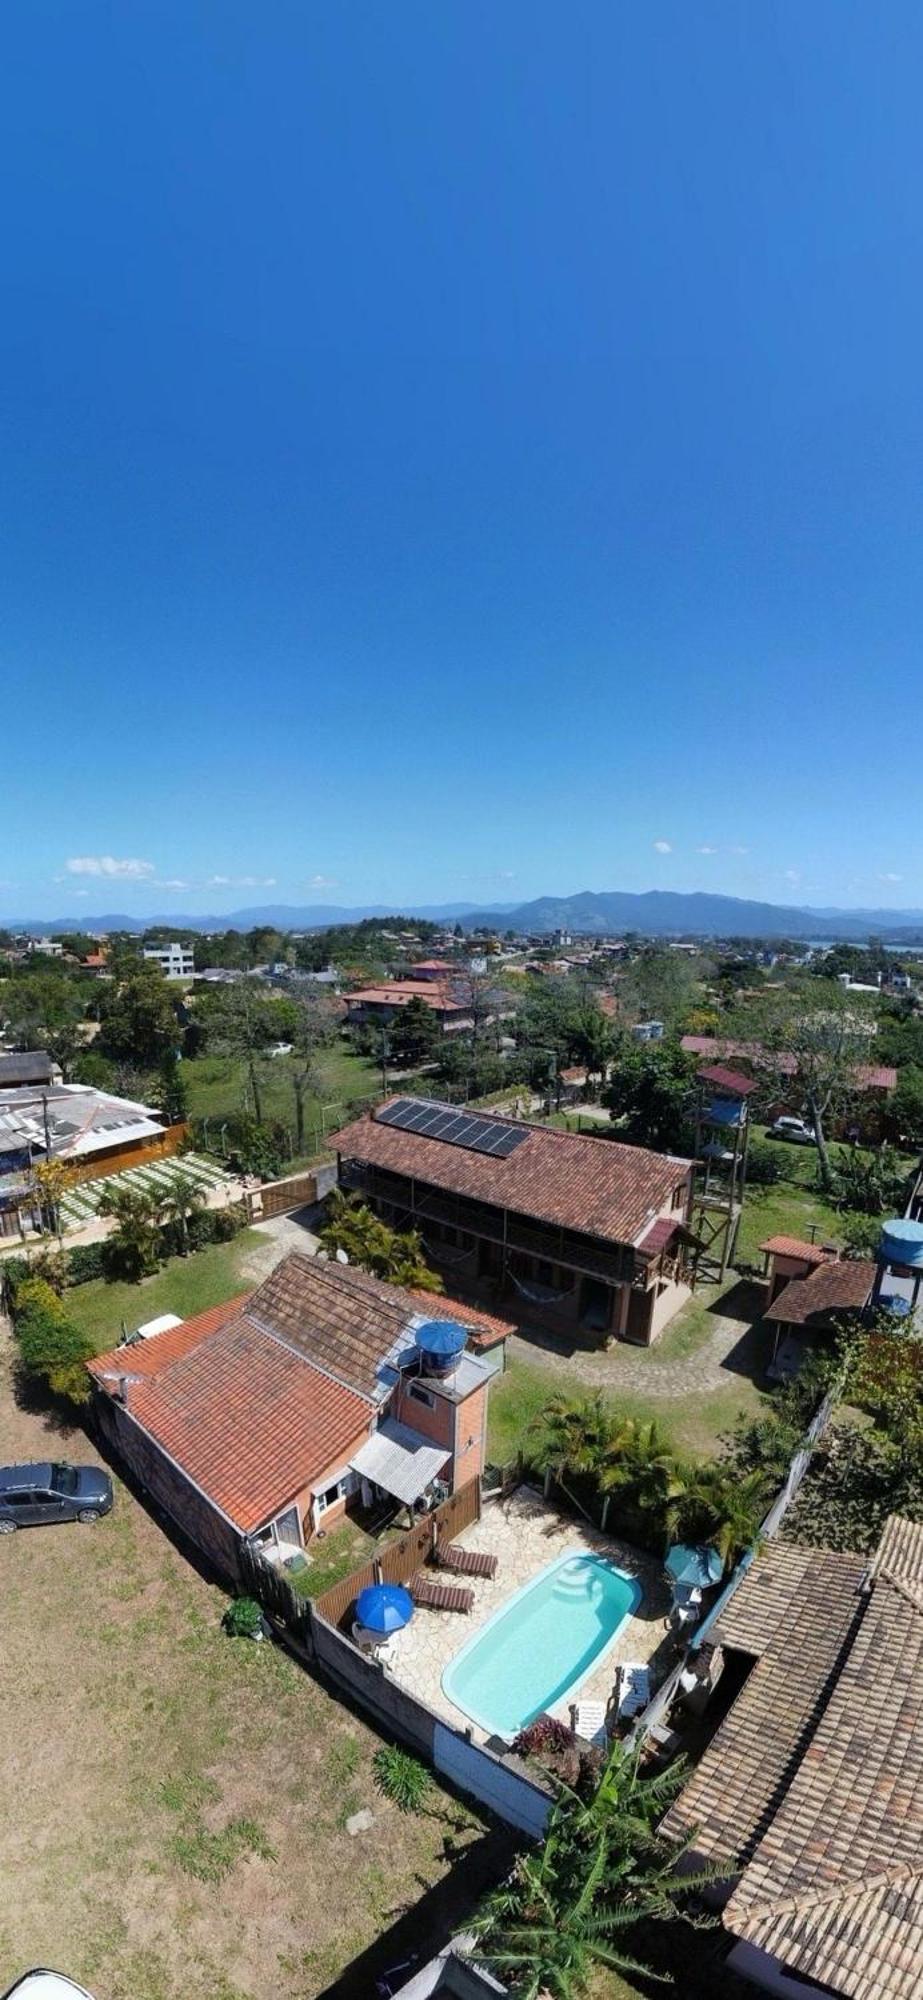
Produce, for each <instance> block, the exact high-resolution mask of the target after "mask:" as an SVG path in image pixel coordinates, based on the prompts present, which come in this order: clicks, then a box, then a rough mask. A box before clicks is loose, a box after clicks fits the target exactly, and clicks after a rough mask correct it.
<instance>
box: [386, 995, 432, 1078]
mask: <svg viewBox="0 0 923 2000" xmlns="http://www.w3.org/2000/svg"><path fill="white" fill-rule="evenodd" d="M387 1032H388V1049H389V1053H390V1059H391V1061H392V1063H394V1064H396V1065H397V1066H399V1067H401V1066H406V1067H408V1068H409V1067H410V1066H411V1065H412V1064H420V1063H425V1062H430V1061H431V1060H432V1057H433V1055H434V1053H435V1051H436V1049H437V1048H438V1046H439V1043H440V1042H441V1040H442V1029H441V1027H440V1024H439V1021H438V1019H437V1017H436V1015H435V1013H434V1012H433V1009H432V1007H427V1004H426V1001H425V1000H418V999H413V1000H408V1002H407V1005H406V1007H401V1008H400V1009H399V1011H398V1012H397V1013H396V1014H395V1016H394V1018H393V1020H392V1021H391V1022H390V1024H389V1027H388V1031H387Z"/></svg>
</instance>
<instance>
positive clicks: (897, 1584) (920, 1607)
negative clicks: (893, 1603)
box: [869, 1567, 923, 1617]
mask: <svg viewBox="0 0 923 2000" xmlns="http://www.w3.org/2000/svg"><path fill="white" fill-rule="evenodd" d="M869 1583H870V1586H871V1588H872V1590H873V1591H874V1590H877V1588H878V1586H879V1584H882V1583H886V1584H890V1586H891V1589H892V1590H896V1591H897V1592H898V1594H899V1596H901V1597H903V1598H904V1599H905V1600H906V1602H907V1603H908V1604H910V1605H911V1606H912V1607H913V1609H914V1611H919V1613H920V1615H921V1617H923V1588H921V1589H916V1590H915V1589H914V1586H913V1584H912V1583H908V1582H907V1579H906V1577H903V1576H898V1575H897V1573H896V1571H894V1570H892V1569H891V1568H890V1567H886V1568H884V1569H877V1570H870V1571H869Z"/></svg>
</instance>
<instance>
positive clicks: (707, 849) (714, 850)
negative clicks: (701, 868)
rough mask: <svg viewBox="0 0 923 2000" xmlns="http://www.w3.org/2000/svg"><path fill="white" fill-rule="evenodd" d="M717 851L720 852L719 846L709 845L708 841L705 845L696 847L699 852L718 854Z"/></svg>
mask: <svg viewBox="0 0 923 2000" xmlns="http://www.w3.org/2000/svg"><path fill="white" fill-rule="evenodd" d="M717 852H718V849H717V847H709V846H708V843H707V842H706V844H705V846H704V847H697V848H696V853H697V854H717Z"/></svg>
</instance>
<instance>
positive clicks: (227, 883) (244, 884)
mask: <svg viewBox="0 0 923 2000" xmlns="http://www.w3.org/2000/svg"><path fill="white" fill-rule="evenodd" d="M182 886H183V887H184V888H188V886H189V885H188V883H183V884H182ZM275 886H276V878H275V876H274V875H210V876H209V878H208V881H207V882H206V884H205V887H206V889H274V888H275ZM173 887H174V888H178V887H180V884H179V883H174V884H173Z"/></svg>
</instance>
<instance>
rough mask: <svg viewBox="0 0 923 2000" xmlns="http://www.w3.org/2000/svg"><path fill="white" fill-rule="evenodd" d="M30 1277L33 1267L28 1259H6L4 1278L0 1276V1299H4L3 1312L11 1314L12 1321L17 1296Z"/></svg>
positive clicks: (3, 1267)
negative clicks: (21, 1286)
mask: <svg viewBox="0 0 923 2000" xmlns="http://www.w3.org/2000/svg"><path fill="white" fill-rule="evenodd" d="M30 1276H31V1266H30V1264H29V1259H28V1257H6V1258H5V1259H4V1262H3V1266H2V1276H0V1297H2V1301H3V1310H4V1312H6V1313H9V1315H10V1318H11V1319H12V1317H13V1314H14V1313H15V1311H16V1296H17V1293H18V1291H19V1287H20V1285H22V1284H24V1283H25V1281H26V1279H27V1278H29V1277H30Z"/></svg>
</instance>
